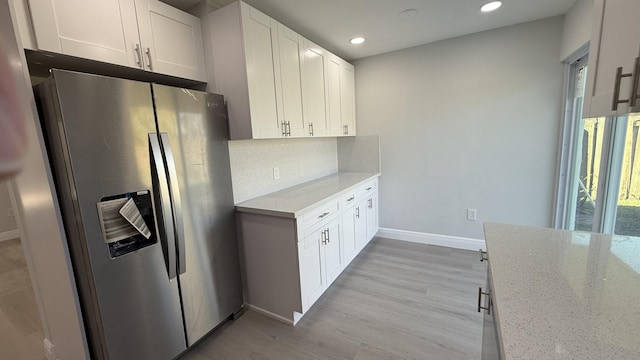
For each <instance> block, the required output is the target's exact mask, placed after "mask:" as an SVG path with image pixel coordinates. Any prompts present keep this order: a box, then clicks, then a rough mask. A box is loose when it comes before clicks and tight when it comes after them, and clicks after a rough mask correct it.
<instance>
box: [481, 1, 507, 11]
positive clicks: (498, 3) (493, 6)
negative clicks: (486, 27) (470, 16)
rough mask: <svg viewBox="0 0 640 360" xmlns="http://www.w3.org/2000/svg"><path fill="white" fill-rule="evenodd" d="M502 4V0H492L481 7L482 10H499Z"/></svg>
mask: <svg viewBox="0 0 640 360" xmlns="http://www.w3.org/2000/svg"><path fill="white" fill-rule="evenodd" d="M500 6H502V1H492V2H488V3H486V4H484V5H482V6H481V7H480V11H482V12H485V13H486V12H491V11H494V10H497V9H498V8H499V7H500Z"/></svg>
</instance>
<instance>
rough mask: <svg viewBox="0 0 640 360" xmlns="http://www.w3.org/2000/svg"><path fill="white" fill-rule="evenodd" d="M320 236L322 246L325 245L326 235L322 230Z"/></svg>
mask: <svg viewBox="0 0 640 360" xmlns="http://www.w3.org/2000/svg"><path fill="white" fill-rule="evenodd" d="M321 234H322V235H321V236H322V245H327V234H325V231H324V230H322V232H321Z"/></svg>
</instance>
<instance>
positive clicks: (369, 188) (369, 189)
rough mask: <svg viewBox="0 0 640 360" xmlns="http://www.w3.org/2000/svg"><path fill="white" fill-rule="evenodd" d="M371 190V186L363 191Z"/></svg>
mask: <svg viewBox="0 0 640 360" xmlns="http://www.w3.org/2000/svg"><path fill="white" fill-rule="evenodd" d="M371 189H373V186H369V187H368V188H366V189H365V190H364V191H369V190H371Z"/></svg>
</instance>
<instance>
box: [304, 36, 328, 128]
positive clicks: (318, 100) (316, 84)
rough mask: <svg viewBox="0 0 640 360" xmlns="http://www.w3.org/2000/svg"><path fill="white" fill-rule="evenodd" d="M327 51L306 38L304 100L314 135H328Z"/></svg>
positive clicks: (306, 121)
mask: <svg viewBox="0 0 640 360" xmlns="http://www.w3.org/2000/svg"><path fill="white" fill-rule="evenodd" d="M325 66H326V53H325V51H324V50H323V49H321V48H320V47H319V46H317V45H316V44H314V43H312V42H310V41H307V40H305V41H304V54H303V62H302V85H303V86H302V100H303V106H304V119H305V123H306V124H307V126H308V124H313V125H312V126H313V136H326V135H327V129H328V125H327V99H326V95H327V92H326V89H327V88H326V87H325V79H326V76H327V74H326V71H325V70H326V69H325Z"/></svg>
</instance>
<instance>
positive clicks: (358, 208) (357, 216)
mask: <svg viewBox="0 0 640 360" xmlns="http://www.w3.org/2000/svg"><path fill="white" fill-rule="evenodd" d="M356 219H360V206H358V207H357V208H356Z"/></svg>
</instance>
